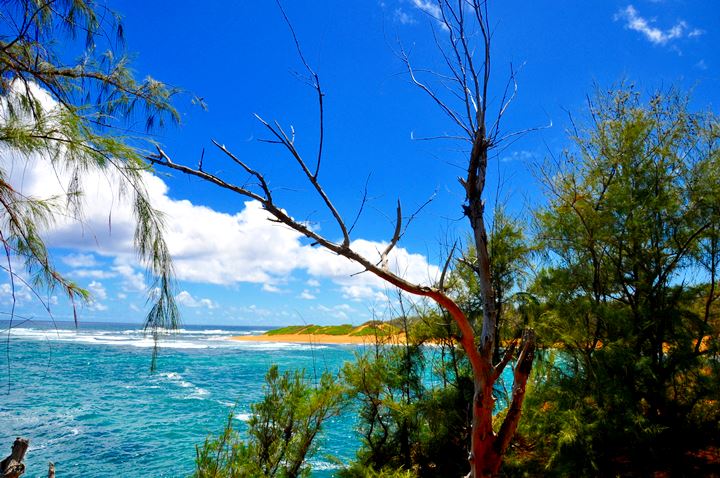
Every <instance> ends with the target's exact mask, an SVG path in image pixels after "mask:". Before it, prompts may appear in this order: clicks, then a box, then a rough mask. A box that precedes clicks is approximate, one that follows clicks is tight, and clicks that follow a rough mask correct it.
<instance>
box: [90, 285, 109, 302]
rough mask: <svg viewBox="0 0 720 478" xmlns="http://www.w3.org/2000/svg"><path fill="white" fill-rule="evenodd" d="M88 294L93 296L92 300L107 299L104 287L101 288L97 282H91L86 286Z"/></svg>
mask: <svg viewBox="0 0 720 478" xmlns="http://www.w3.org/2000/svg"><path fill="white" fill-rule="evenodd" d="M87 288H88V290H89V291H90V293H91V294H92V295H93V298H94V299H96V300H104V299H107V291H106V290H105V287H103V285H102V283H100V282H97V281H92V282H90V283H89V284H88V286H87Z"/></svg>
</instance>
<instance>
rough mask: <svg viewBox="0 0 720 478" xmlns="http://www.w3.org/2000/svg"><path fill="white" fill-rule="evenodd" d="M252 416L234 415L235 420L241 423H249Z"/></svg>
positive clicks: (244, 414)
mask: <svg viewBox="0 0 720 478" xmlns="http://www.w3.org/2000/svg"><path fill="white" fill-rule="evenodd" d="M251 416H252V413H236V414H234V415H233V418H234V419H235V420H240V421H241V422H247V421H249V420H250V417H251Z"/></svg>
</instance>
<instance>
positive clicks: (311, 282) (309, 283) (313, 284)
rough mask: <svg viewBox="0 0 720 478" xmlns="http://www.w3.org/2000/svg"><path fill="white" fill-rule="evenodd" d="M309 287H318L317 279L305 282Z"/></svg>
mask: <svg viewBox="0 0 720 478" xmlns="http://www.w3.org/2000/svg"><path fill="white" fill-rule="evenodd" d="M305 283H306V284H307V285H308V286H309V287H320V281H319V280H317V279H308V281H307V282H305Z"/></svg>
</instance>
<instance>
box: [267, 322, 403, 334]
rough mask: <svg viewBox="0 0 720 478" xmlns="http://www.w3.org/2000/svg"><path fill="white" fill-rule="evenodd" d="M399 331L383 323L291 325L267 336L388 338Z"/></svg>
mask: <svg viewBox="0 0 720 478" xmlns="http://www.w3.org/2000/svg"><path fill="white" fill-rule="evenodd" d="M398 332H399V330H398V329H397V328H396V327H395V326H393V325H391V324H386V323H382V322H377V323H375V322H372V321H371V322H368V323H365V324H362V325H360V326H358V327H354V326H352V325H350V324H342V325H312V324H311V325H289V326H287V327H280V328H279V329H273V330H269V331H268V332H267V333H266V335H271V336H272V335H286V334H288V335H300V334H310V335H350V336H354V337H361V336H369V335H376V336H378V337H387V336H389V335H394V334H397V333H398Z"/></svg>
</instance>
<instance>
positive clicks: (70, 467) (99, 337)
mask: <svg viewBox="0 0 720 478" xmlns="http://www.w3.org/2000/svg"><path fill="white" fill-rule="evenodd" d="M268 329H269V327H261V326H253V327H228V326H223V327H215V326H206V327H200V326H185V327H184V328H183V329H181V330H179V331H177V333H174V334H173V335H171V336H168V337H165V338H163V340H162V342H161V349H160V353H159V358H158V370H157V371H156V372H154V373H151V372H150V360H151V356H152V345H153V342H152V339H151V338H150V337H146V336H145V335H144V334H143V333H142V331H141V329H140V326H139V325H137V324H134V325H133V324H97V323H81V324H80V326H79V328H78V329H77V330H76V329H75V326H74V324H72V323H59V322H58V323H57V324H56V325H53V324H51V323H47V322H38V321H32V322H25V323H17V322H16V325H14V326H13V328H12V330H11V331H10V334H9V335H8V325H7V323H6V322H5V323H2V322H0V459H2V458H4V457H5V456H7V454H9V451H10V446H11V445H12V442H13V441H14V439H15V437H17V436H22V437H26V438H29V439H30V449H29V451H28V454H27V456H26V460H25V463H26V465H27V472H26V474H25V475H24V476H26V477H28V478H36V477H38V478H39V477H43V478H44V477H46V476H47V467H48V462H49V461H52V462H54V463H55V466H56V472H57V476H58V477H62V476H82V477H84V478H101V477H118V476H123V477H128V478H132V477H186V476H188V475H190V474H191V473H192V472H193V469H194V459H195V446H196V445H198V444H201V443H202V442H203V441H204V440H205V438H206V437H207V436H208V435H216V434H219V433H220V432H221V431H222V429H223V425H224V424H225V422H226V421H227V417H228V414H229V413H230V411H231V410H233V409H234V410H235V413H236V418H235V424H236V425H237V426H238V428H239V430H240V431H241V432H242V430H243V428H244V425H243V424H244V420H247V418H248V416H249V412H250V404H251V403H253V402H256V401H258V400H259V399H260V398H261V396H262V387H263V383H264V375H265V372H266V370H267V369H268V368H269V367H270V365H272V364H277V365H278V366H279V367H280V369H281V370H289V369H298V368H299V369H305V370H306V371H307V372H308V373H309V374H313V373H315V372H317V373H318V374H319V373H320V372H321V371H323V370H326V369H327V370H330V371H333V372H336V371H338V370H339V369H340V368H341V367H342V365H343V363H344V362H345V361H348V360H353V358H354V354H355V352H356V351H358V346H352V345H314V346H309V345H302V344H279V343H278V344H272V343H258V342H255V343H253V342H233V341H230V340H228V338H229V337H231V336H233V335H244V334H260V333H262V332H264V331H266V330H268ZM356 417H357V415H356V414H353V413H351V412H347V413H345V414H344V415H342V416H339V417H336V418H333V419H331V420H330V421H329V422H328V423H327V425H326V427H325V431H324V433H323V436H322V437H321V440H322V446H321V451H320V453H319V454H318V456H315V457H313V458H312V460H311V464H312V467H313V474H312V476H314V477H330V476H333V472H334V470H337V466H338V465H337V464H336V463H335V462H334V460H333V459H332V458H329V456H333V457H335V458H336V459H338V460H340V461H341V462H344V463H347V462H349V461H350V460H351V459H352V458H353V457H354V455H355V451H356V450H357V448H358V446H359V444H360V440H359V438H358V436H357V434H356V432H355V426H356Z"/></svg>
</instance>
